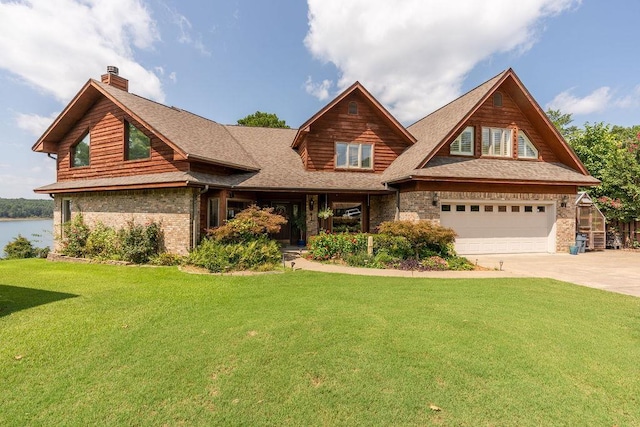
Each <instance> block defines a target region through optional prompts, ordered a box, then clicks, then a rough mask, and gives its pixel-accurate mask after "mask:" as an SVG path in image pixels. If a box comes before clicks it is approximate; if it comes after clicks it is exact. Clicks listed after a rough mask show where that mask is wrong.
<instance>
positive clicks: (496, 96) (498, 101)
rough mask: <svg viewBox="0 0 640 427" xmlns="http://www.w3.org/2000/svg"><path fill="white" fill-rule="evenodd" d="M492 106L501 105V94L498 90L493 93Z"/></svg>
mask: <svg viewBox="0 0 640 427" xmlns="http://www.w3.org/2000/svg"><path fill="white" fill-rule="evenodd" d="M493 106H494V107H502V94H501V93H500V92H496V93H494V94H493Z"/></svg>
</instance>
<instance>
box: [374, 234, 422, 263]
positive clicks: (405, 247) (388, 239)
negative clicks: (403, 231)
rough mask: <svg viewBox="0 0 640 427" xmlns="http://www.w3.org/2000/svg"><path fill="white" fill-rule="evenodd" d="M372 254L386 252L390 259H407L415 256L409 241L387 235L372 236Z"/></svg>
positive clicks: (404, 238)
mask: <svg viewBox="0 0 640 427" xmlns="http://www.w3.org/2000/svg"><path fill="white" fill-rule="evenodd" d="M373 252H374V253H375V254H378V253H380V252H386V253H387V254H388V255H390V256H391V257H394V258H400V259H405V258H409V257H412V256H414V254H415V251H414V249H413V247H412V246H411V242H409V239H407V238H406V237H404V236H391V235H388V234H374V236H373Z"/></svg>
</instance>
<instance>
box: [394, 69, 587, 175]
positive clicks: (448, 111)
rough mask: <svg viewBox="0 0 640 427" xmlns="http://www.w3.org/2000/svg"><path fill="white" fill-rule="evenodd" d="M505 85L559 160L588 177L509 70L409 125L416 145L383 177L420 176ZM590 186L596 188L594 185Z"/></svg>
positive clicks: (399, 158) (584, 169)
mask: <svg viewBox="0 0 640 427" xmlns="http://www.w3.org/2000/svg"><path fill="white" fill-rule="evenodd" d="M503 85H507V86H508V88H509V89H510V91H511V92H513V93H515V94H516V96H515V102H516V103H517V104H519V106H520V107H521V108H522V109H523V110H525V114H526V115H527V116H528V118H529V119H530V120H531V122H532V124H533V125H534V126H536V129H538V130H539V131H540V133H541V134H542V136H543V137H544V138H545V139H546V140H553V141H555V142H556V143H555V147H557V153H556V154H558V157H559V158H560V160H561V161H562V162H563V163H565V164H566V165H568V166H570V167H572V168H573V169H575V170H576V171H577V172H578V173H579V174H581V175H583V176H588V175H589V173H588V172H587V170H586V168H585V167H584V165H583V164H582V162H581V161H580V159H578V157H577V156H576V155H575V153H574V152H573V150H571V148H570V147H569V146H568V144H567V143H566V141H565V140H564V138H562V136H561V135H560V133H559V132H558V131H557V129H556V128H555V126H553V124H552V123H551V122H550V120H549V119H548V117H547V116H546V114H545V113H544V111H543V110H542V108H541V107H540V106H539V105H538V103H537V102H536V101H535V100H534V99H533V97H532V96H531V94H530V93H529V92H528V91H527V89H526V88H525V87H524V85H523V84H522V82H521V81H520V79H519V78H518V76H517V75H516V74H515V72H514V71H513V70H512V69H511V68H509V69H508V70H505V71H503V72H501V73H500V74H498V75H496V76H494V77H493V78H491V79H489V80H487V81H486V82H485V83H483V84H481V85H480V86H478V87H476V88H475V89H472V90H471V91H469V92H467V93H466V94H464V95H462V96H461V97H459V98H457V99H455V100H454V101H452V102H450V103H449V104H447V105H445V106H444V107H442V108H440V109H438V110H436V111H434V112H433V113H431V114H429V115H428V116H426V117H424V118H422V119H420V120H419V121H417V122H416V123H414V124H412V125H411V126H409V127H408V130H409V131H410V132H411V133H412V134H413V135H415V137H416V138H417V142H416V144H414V145H413V146H412V147H410V148H409V149H407V150H405V151H404V152H403V153H402V154H401V155H400V156H399V157H398V158H397V159H396V160H395V161H394V162H393V163H392V164H391V166H390V167H389V168H387V170H386V171H385V172H384V174H383V177H384V179H385V181H387V182H392V181H399V180H402V179H403V178H406V177H408V176H416V175H420V174H421V172H419V169H421V168H424V167H428V164H429V161H430V160H431V159H432V158H433V157H434V156H435V155H436V153H437V152H438V151H439V150H440V148H442V146H444V145H445V144H446V143H447V142H448V141H449V140H450V139H451V138H452V137H453V136H455V135H457V134H459V133H460V132H461V131H462V127H463V126H464V125H465V123H466V121H467V120H468V119H469V118H470V117H471V116H472V115H473V114H474V113H475V112H476V111H477V110H478V109H479V108H480V107H481V106H482V104H483V103H484V102H485V101H486V100H487V99H489V97H491V96H492V95H493V93H494V92H495V91H496V90H498V89H499V88H501V87H502V86H503ZM520 163H521V162H518V164H520ZM496 165H497V164H496ZM494 172H495V173H496V176H500V171H499V170H495V171H494ZM585 181H591V180H589V179H586V180H585ZM598 182H599V181H598ZM589 185H594V182H591V184H589Z"/></svg>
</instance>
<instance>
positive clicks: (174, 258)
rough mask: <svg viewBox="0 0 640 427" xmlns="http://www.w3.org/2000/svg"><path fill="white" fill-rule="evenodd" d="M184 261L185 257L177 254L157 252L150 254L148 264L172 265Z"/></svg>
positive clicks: (180, 263)
mask: <svg viewBox="0 0 640 427" xmlns="http://www.w3.org/2000/svg"><path fill="white" fill-rule="evenodd" d="M185 262H186V257H184V256H182V255H178V254H172V253H169V252H162V253H159V254H155V255H151V256H150V257H149V264H151V265H159V266H173V265H182V264H184V263H185Z"/></svg>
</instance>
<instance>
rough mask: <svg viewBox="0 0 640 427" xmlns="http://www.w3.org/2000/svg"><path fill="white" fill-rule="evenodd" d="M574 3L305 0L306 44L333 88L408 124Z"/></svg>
mask: <svg viewBox="0 0 640 427" xmlns="http://www.w3.org/2000/svg"><path fill="white" fill-rule="evenodd" d="M580 3H581V0H521V1H518V3H517V6H514V3H513V1H512V0H485V1H477V0H431V1H424V0H405V1H403V2H392V1H389V0H350V1H348V2H345V1H343V0H308V4H309V32H308V33H307V36H306V38H305V44H306V46H307V49H308V50H309V51H310V52H311V53H312V54H313V56H314V57H315V58H317V59H319V60H322V61H324V62H331V63H333V64H334V65H335V66H336V67H337V68H338V69H339V73H340V78H339V81H338V83H337V87H338V89H344V88H346V87H347V86H349V85H350V84H351V83H353V82H354V81H356V80H359V81H360V82H362V83H363V84H364V85H365V86H366V87H367V88H368V89H369V90H371V91H372V92H373V93H374V94H375V95H376V97H378V99H379V100H380V101H381V102H382V103H383V104H385V105H387V106H390V108H391V110H392V111H393V113H394V114H395V115H396V116H397V117H398V118H399V119H400V120H402V121H410V120H415V119H417V118H420V117H422V116H424V115H425V114H427V113H429V112H431V111H433V110H434V109H435V108H438V107H440V106H442V105H443V104H445V103H446V102H448V101H450V100H452V99H454V98H455V97H457V96H458V95H460V89H461V85H462V82H463V80H464V78H465V76H466V74H467V73H468V72H469V71H470V70H472V69H473V67H474V66H475V65H476V64H478V63H479V62H481V61H483V60H485V59H487V58H489V57H490V56H491V55H493V54H495V53H500V52H511V51H516V52H523V51H526V50H527V49H529V48H530V47H531V46H532V45H533V44H534V43H535V41H536V37H537V30H538V28H539V27H540V25H541V22H542V20H543V19H544V18H547V17H550V16H553V15H556V14H558V13H561V12H564V11H566V10H569V9H571V8H573V7H576V6H578V5H580ZM312 93H313V92H312ZM318 94H320V95H322V96H324V93H323V92H322V91H318Z"/></svg>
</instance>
